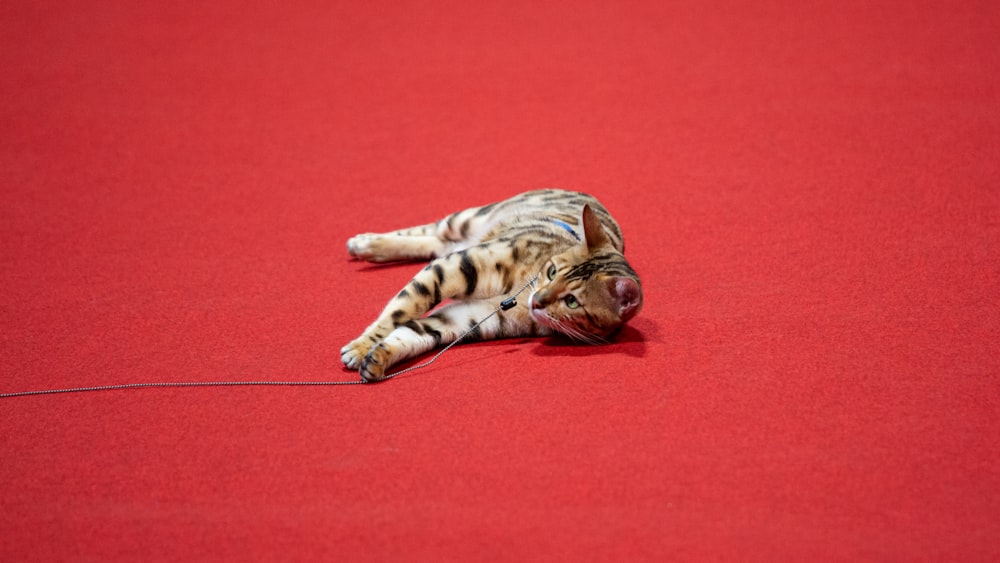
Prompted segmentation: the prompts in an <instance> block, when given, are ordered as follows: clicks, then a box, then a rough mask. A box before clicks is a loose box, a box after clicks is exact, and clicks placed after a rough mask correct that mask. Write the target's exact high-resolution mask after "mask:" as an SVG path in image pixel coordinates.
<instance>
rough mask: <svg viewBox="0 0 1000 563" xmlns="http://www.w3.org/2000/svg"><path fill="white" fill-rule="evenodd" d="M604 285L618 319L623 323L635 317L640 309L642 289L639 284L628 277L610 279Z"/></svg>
mask: <svg viewBox="0 0 1000 563" xmlns="http://www.w3.org/2000/svg"><path fill="white" fill-rule="evenodd" d="M606 283H607V284H608V293H610V294H611V299H612V301H614V303H615V308H616V310H617V313H618V318H620V319H621V320H622V322H625V321H627V320H629V319H631V318H632V317H634V316H636V315H637V314H638V313H639V309H641V308H642V288H641V287H639V283H638V282H636V281H635V280H634V279H632V278H628V277H611V278H608V279H607V282H606Z"/></svg>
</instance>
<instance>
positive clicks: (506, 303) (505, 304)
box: [0, 275, 538, 399]
mask: <svg viewBox="0 0 1000 563" xmlns="http://www.w3.org/2000/svg"><path fill="white" fill-rule="evenodd" d="M536 280H538V275H535V276H534V277H532V278H531V279H530V280H528V281H527V283H525V284H524V285H523V286H521V289H519V290H517V292H516V293H515V294H514V295H511V296H510V297H508V298H507V299H504V300H503V301H501V302H500V306H499V307H497V308H496V309H494V310H493V312H491V313H490V314H489V315H486V316H485V317H483V318H482V319H480V320H479V322H477V323H476V324H474V325H472V326H471V327H469V329H468V330H466V331H465V332H463V333H462V334H460V335H459V336H458V338H456V339H455V340H454V341H452V342H451V343H450V344H448V345H447V346H445V347H444V348H442V349H441V350H440V351H439V352H438V353H437V354H434V356H433V357H432V358H431V359H429V360H427V361H426V362H424V363H422V364H419V365H415V366H410V367H408V368H406V369H401V370H399V371H396V372H393V373H390V374H389V375H386V376H385V377H383V378H382V379H380V380H379V381H376V382H368V381H365V380H364V379H359V380H357V381H175V382H164V383H124V384H120V385H98V386H93V387H67V388H64V389H39V390H33V391H18V392H15V393H0V399H8V398H12V397H28V396H32V395H56V394H60V393H84V392H87V391H116V390H120V389H146V388H151V387H159V388H164V387H278V386H291V387H326V386H333V385H368V384H369V383H381V382H383V381H388V380H390V379H392V378H394V377H396V376H399V375H403V374H404V373H409V372H411V371H414V370H418V369H422V368H425V367H427V366H429V365H431V364H433V363H434V361H435V360H437V359H438V358H440V357H441V355H442V354H444V353H445V352H447V351H448V350H450V349H451V347H452V346H455V345H456V344H458V343H460V342H462V341H463V340H465V338H467V337H468V336H469V335H470V334H472V333H473V332H475V331H476V330H478V329H479V325H481V324H483V323H485V322H486V321H488V320H490V319H491V318H493V317H494V316H495V315H496V314H497V313H499V312H500V311H507V310H509V309H513V308H514V307H516V306H517V297H518V296H519V295H521V294H522V293H524V292H525V290H527V289H528V288H529V287H531V286H532V285H533V284H534V283H535V281H536Z"/></svg>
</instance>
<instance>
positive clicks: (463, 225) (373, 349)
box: [341, 189, 643, 382]
mask: <svg viewBox="0 0 1000 563" xmlns="http://www.w3.org/2000/svg"><path fill="white" fill-rule="evenodd" d="M347 251H348V254H350V256H352V257H354V258H355V259H358V260H365V261H370V262H389V261H397V260H431V262H430V263H429V264H428V265H427V267H426V268H424V269H423V270H421V271H420V272H419V273H418V274H417V275H416V276H415V277H414V278H413V279H412V280H411V281H410V282H409V283H408V284H407V285H406V286H405V287H404V288H403V289H402V291H400V292H399V293H398V294H397V295H396V296H395V297H393V298H392V299H390V300H389V303H388V304H387V305H386V306H385V309H384V310H383V311H382V313H381V314H380V315H379V316H378V319H376V320H375V322H374V323H372V324H371V325H370V326H369V327H368V328H366V329H365V331H364V332H363V333H362V334H361V336H359V337H358V338H356V339H355V340H354V341H352V342H351V343H349V344H347V345H346V346H344V347H343V348H342V349H341V360H342V361H343V363H344V365H345V366H347V367H348V368H349V369H353V370H358V371H359V372H360V374H361V377H362V378H363V379H364V380H365V381H369V382H371V381H378V380H380V379H382V378H384V377H385V376H386V370H387V369H388V368H389V367H391V366H393V365H396V364H398V363H399V362H401V361H403V360H406V359H409V358H413V357H415V356H418V355H420V354H423V353H425V352H428V351H430V350H433V349H434V348H437V347H439V346H442V345H447V344H449V343H452V342H454V341H455V340H456V339H458V338H459V337H460V336H461V335H462V334H463V333H465V332H466V331H468V330H469V329H470V328H473V327H475V325H476V323H477V322H479V321H480V320H482V319H483V318H485V317H487V316H489V315H490V313H493V312H494V311H497V313H496V314H495V315H494V316H493V317H491V318H489V319H488V320H487V321H486V322H484V323H482V324H481V325H479V326H478V327H476V328H475V329H474V330H473V331H472V333H471V334H470V335H469V336H468V337H467V338H470V339H472V340H489V339H494V338H509V337H523V336H548V335H552V334H555V333H561V334H564V335H566V336H568V337H570V338H571V339H574V340H577V341H580V342H584V343H588V344H600V343H604V342H607V339H608V338H609V337H610V336H612V335H613V334H614V333H615V332H616V331H617V330H618V329H619V328H621V326H622V325H623V324H624V323H625V322H626V321H628V320H629V319H631V318H632V317H634V316H635V315H636V314H637V313H638V312H639V310H640V309H641V308H642V300H643V294H642V285H641V282H640V281H639V276H638V275H637V274H636V273H635V270H633V269H632V267H631V266H629V264H628V262H627V261H626V260H625V256H624V252H625V241H624V238H623V236H622V231H621V228H620V227H619V226H618V223H616V222H615V220H614V219H613V218H612V217H611V214H609V213H608V210H607V209H606V208H605V207H604V206H603V205H601V203H600V202H599V201H597V199H596V198H594V197H593V196H590V195H588V194H584V193H578V192H569V191H563V190H554V189H550V190H537V191H530V192H525V193H522V194H520V195H517V196H514V197H512V198H510V199H507V200H505V201H501V202H497V203H492V204H489V205H485V206H482V207H474V208H471V209H466V210H464V211H459V212H457V213H453V214H451V215H449V216H447V217H445V218H444V219H442V220H440V221H438V222H436V223H431V224H428V225H423V226H419V227H413V228H409V229H402V230H399V231H394V232H389V233H382V234H375V233H366V234H359V235H357V236H354V237H351V238H350V239H349V240H348V241H347ZM533 278H534V281H532V280H533ZM526 285H530V286H532V288H533V291H532V292H531V294H530V297H529V298H528V299H527V300H525V301H524V302H522V303H518V304H517V305H516V306H514V307H513V308H510V309H508V310H499V309H500V304H501V302H502V301H503V300H504V299H505V298H506V297H508V295H509V294H510V293H511V292H512V291H514V290H516V289H518V288H520V287H522V286H526ZM445 300H450V301H451V302H450V303H448V304H446V305H444V306H442V307H440V308H438V309H437V310H434V311H433V312H431V311H432V310H433V309H434V308H435V307H437V306H438V304H440V303H441V302H442V301H445ZM428 312H431V313H430V314H429V315H428V314H427V313H428Z"/></svg>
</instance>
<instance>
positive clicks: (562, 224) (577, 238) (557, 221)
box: [549, 218, 580, 240]
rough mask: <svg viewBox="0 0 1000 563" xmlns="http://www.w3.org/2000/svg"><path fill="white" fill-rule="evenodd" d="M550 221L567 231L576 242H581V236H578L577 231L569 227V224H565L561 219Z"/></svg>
mask: <svg viewBox="0 0 1000 563" xmlns="http://www.w3.org/2000/svg"><path fill="white" fill-rule="evenodd" d="M549 221H552V222H553V223H554V224H556V225H559V226H560V227H562V228H564V229H566V232H568V233H569V234H571V235H573V238H575V239H576V240H580V235H578V234H576V231H574V230H573V227H570V226H569V223H564V222H563V221H560V220H559V219H552V218H549Z"/></svg>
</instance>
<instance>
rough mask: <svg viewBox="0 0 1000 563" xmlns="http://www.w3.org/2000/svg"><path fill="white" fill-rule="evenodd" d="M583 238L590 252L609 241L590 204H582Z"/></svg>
mask: <svg viewBox="0 0 1000 563" xmlns="http://www.w3.org/2000/svg"><path fill="white" fill-rule="evenodd" d="M583 238H584V240H586V241H587V248H588V249H589V250H590V251H591V252H593V251H594V250H597V249H598V248H601V247H602V246H604V245H606V244H610V243H611V240H610V239H608V234H607V233H606V232H604V226H603V225H601V220H600V219H598V218H597V214H596V213H594V210H593V209H591V208H590V205H584V206H583Z"/></svg>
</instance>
